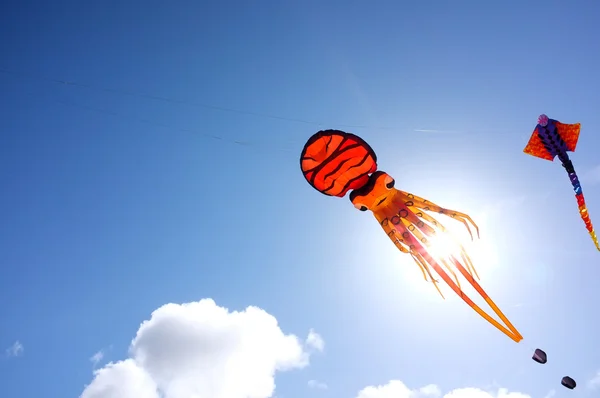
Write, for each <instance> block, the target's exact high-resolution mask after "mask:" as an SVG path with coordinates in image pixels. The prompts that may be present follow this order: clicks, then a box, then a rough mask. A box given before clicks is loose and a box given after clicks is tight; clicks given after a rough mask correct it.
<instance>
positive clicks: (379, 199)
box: [350, 171, 396, 212]
mask: <svg viewBox="0 0 600 398" xmlns="http://www.w3.org/2000/svg"><path fill="white" fill-rule="evenodd" d="M395 183H396V181H395V180H394V179H393V178H392V176H390V175H389V174H388V173H386V172H383V171H376V172H375V173H373V174H371V176H370V177H369V181H368V182H367V184H366V185H364V186H363V187H362V188H359V189H356V190H354V191H352V192H351V193H350V201H352V204H353V205H354V207H356V208H357V209H358V210H360V211H367V210H371V211H372V212H376V211H378V210H380V209H382V208H384V207H386V206H388V205H390V204H391V203H392V200H393V198H394V193H395V191H396V190H395V189H394V185H395Z"/></svg>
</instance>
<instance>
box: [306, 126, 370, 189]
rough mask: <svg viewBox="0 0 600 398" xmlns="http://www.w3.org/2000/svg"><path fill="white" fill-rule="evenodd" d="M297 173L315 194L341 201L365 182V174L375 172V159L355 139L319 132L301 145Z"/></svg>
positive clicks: (359, 139) (354, 136)
mask: <svg viewBox="0 0 600 398" xmlns="http://www.w3.org/2000/svg"><path fill="white" fill-rule="evenodd" d="M300 169H301V170H302V174H303V175H304V178H305V179H306V181H307V182H308V183H309V184H310V185H311V186H312V187H313V188H315V189H316V190H317V191H319V192H321V193H322V194H324V195H328V196H337V197H340V198H341V197H344V196H345V195H346V193H347V192H348V191H350V190H352V189H358V188H361V187H363V186H364V185H365V184H367V183H368V182H369V174H371V173H374V172H375V171H376V170H377V155H375V152H374V151H373V149H372V148H371V147H370V146H369V144H367V143H366V142H365V141H364V140H363V139H362V138H360V137H359V136H356V135H354V134H350V133H345V132H343V131H340V130H322V131H319V132H317V133H315V134H314V135H313V136H312V137H310V138H309V139H308V141H307V142H306V144H305V145H304V148H303V149H302V153H301V155H300Z"/></svg>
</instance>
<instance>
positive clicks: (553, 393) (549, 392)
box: [544, 390, 556, 398]
mask: <svg viewBox="0 0 600 398" xmlns="http://www.w3.org/2000/svg"><path fill="white" fill-rule="evenodd" d="M555 395H556V390H550V391H548V394H546V396H545V397H544V398H552V397H553V396H555Z"/></svg>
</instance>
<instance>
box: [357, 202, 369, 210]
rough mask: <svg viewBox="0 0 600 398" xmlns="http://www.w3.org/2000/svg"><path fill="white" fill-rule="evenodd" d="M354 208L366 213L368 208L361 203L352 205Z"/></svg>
mask: <svg viewBox="0 0 600 398" xmlns="http://www.w3.org/2000/svg"><path fill="white" fill-rule="evenodd" d="M354 207H356V208H357V209H358V210H360V211H367V210H369V208H368V207H367V206H365V205H363V204H361V203H354Z"/></svg>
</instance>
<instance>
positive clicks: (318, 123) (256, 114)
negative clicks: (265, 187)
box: [0, 67, 506, 135]
mask: <svg viewBox="0 0 600 398" xmlns="http://www.w3.org/2000/svg"><path fill="white" fill-rule="evenodd" d="M0 73H3V74H5V75H10V76H14V77H20V78H25V79H30V80H39V81H46V82H51V83H55V84H61V85H67V86H73V87H79V88H85V89H89V90H96V91H104V92H107V93H112V94H119V95H124V96H131V97H138V98H145V99H151V100H155V101H162V102H169V103H174V104H180V105H187V106H194V107H201V108H205V109H212V110H217V111H222V112H229V113H236V114H241V115H248V116H254V117H262V118H266V119H273V120H282V121H288V122H294V123H302V124H307V125H313V126H318V127H319V128H321V129H322V126H323V125H327V126H337V127H339V128H348V129H369V130H379V131H398V129H397V128H391V127H385V126H368V125H362V124H348V123H325V122H323V121H314V120H308V119H303V118H295V117H286V116H280V115H275V114H270V113H263V112H254V111H248V110H242V109H236V108H230V107H224V106H218V105H212V104H208V103H204V102H191V101H185V100H179V99H173V98H169V97H166V96H160V95H153V94H146V93H140V92H134V91H130V90H123V89H115V88H107V87H101V86H97V85H92V84H86V83H79V82H75V81H69V80H65V79H58V78H54V77H47V76H42V75H37V74H31V73H23V72H16V71H13V70H10V69H7V68H2V67H0ZM411 131H412V132H417V133H439V134H461V135H463V134H478V133H482V132H488V133H501V134H503V135H505V134H506V129H500V130H489V129H487V130H485V131H484V130H482V129H481V128H478V129H477V130H476V131H477V132H475V130H474V131H458V130H439V129H423V128H420V129H412V130H411Z"/></svg>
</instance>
